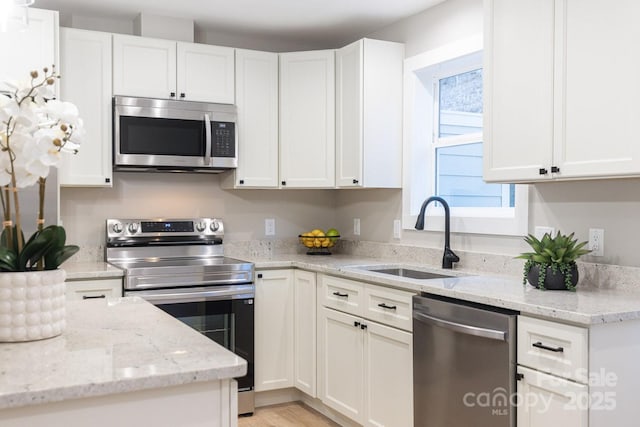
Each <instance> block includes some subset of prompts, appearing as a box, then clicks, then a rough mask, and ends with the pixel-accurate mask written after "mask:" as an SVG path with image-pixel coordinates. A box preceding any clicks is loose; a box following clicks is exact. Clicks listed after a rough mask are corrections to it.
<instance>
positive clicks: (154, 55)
mask: <svg viewBox="0 0 640 427" xmlns="http://www.w3.org/2000/svg"><path fill="white" fill-rule="evenodd" d="M113 93H114V95H123V96H141V97H150V98H169V99H172V98H175V96H176V42H174V41H170V40H160V39H150V38H145V37H137V36H125V35H121V34H114V35H113Z"/></svg>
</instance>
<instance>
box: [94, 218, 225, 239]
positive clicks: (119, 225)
mask: <svg viewBox="0 0 640 427" xmlns="http://www.w3.org/2000/svg"><path fill="white" fill-rule="evenodd" d="M106 231H107V233H106V234H107V244H109V243H115V242H119V241H124V240H126V241H135V240H136V239H140V240H144V239H150V238H151V239H155V240H156V241H158V242H162V241H163V239H166V240H167V241H173V242H175V241H180V239H184V240H185V241H188V240H193V239H194V238H196V239H204V240H206V239H209V238H212V239H216V241H218V240H219V242H220V243H221V242H222V237H223V236H224V225H223V223H222V220H220V219H217V218H191V219H166V218H159V219H108V220H107V230H106Z"/></svg>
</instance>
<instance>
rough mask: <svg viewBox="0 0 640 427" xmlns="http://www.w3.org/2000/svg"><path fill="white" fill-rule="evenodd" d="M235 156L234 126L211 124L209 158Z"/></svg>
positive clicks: (222, 123)
mask: <svg viewBox="0 0 640 427" xmlns="http://www.w3.org/2000/svg"><path fill="white" fill-rule="evenodd" d="M235 156H236V124H235V123H233V122H211V157H235Z"/></svg>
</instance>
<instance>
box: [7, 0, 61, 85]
mask: <svg viewBox="0 0 640 427" xmlns="http://www.w3.org/2000/svg"><path fill="white" fill-rule="evenodd" d="M57 49H58V12H55V11H52V10H41V9H29V27H28V28H27V29H26V30H24V31H8V32H6V33H1V36H0V51H2V66H1V67H0V81H6V80H27V81H28V79H29V73H30V72H31V71H32V70H38V71H42V69H43V68H44V67H48V68H49V69H51V66H52V65H54V64H55V65H56V66H57V65H58V57H57V56H58V53H57ZM0 90H3V88H2V87H0Z"/></svg>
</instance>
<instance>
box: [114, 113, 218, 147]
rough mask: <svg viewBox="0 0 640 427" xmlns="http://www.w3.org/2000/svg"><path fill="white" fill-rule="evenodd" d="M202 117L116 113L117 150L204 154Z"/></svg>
mask: <svg viewBox="0 0 640 427" xmlns="http://www.w3.org/2000/svg"><path fill="white" fill-rule="evenodd" d="M204 140H205V138H204V122H203V121H202V120H180V119H158V118H151V117H131V116H120V153H121V154H143V155H144V154H146V155H164V156H197V157H203V156H204V151H205V147H204Z"/></svg>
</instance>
